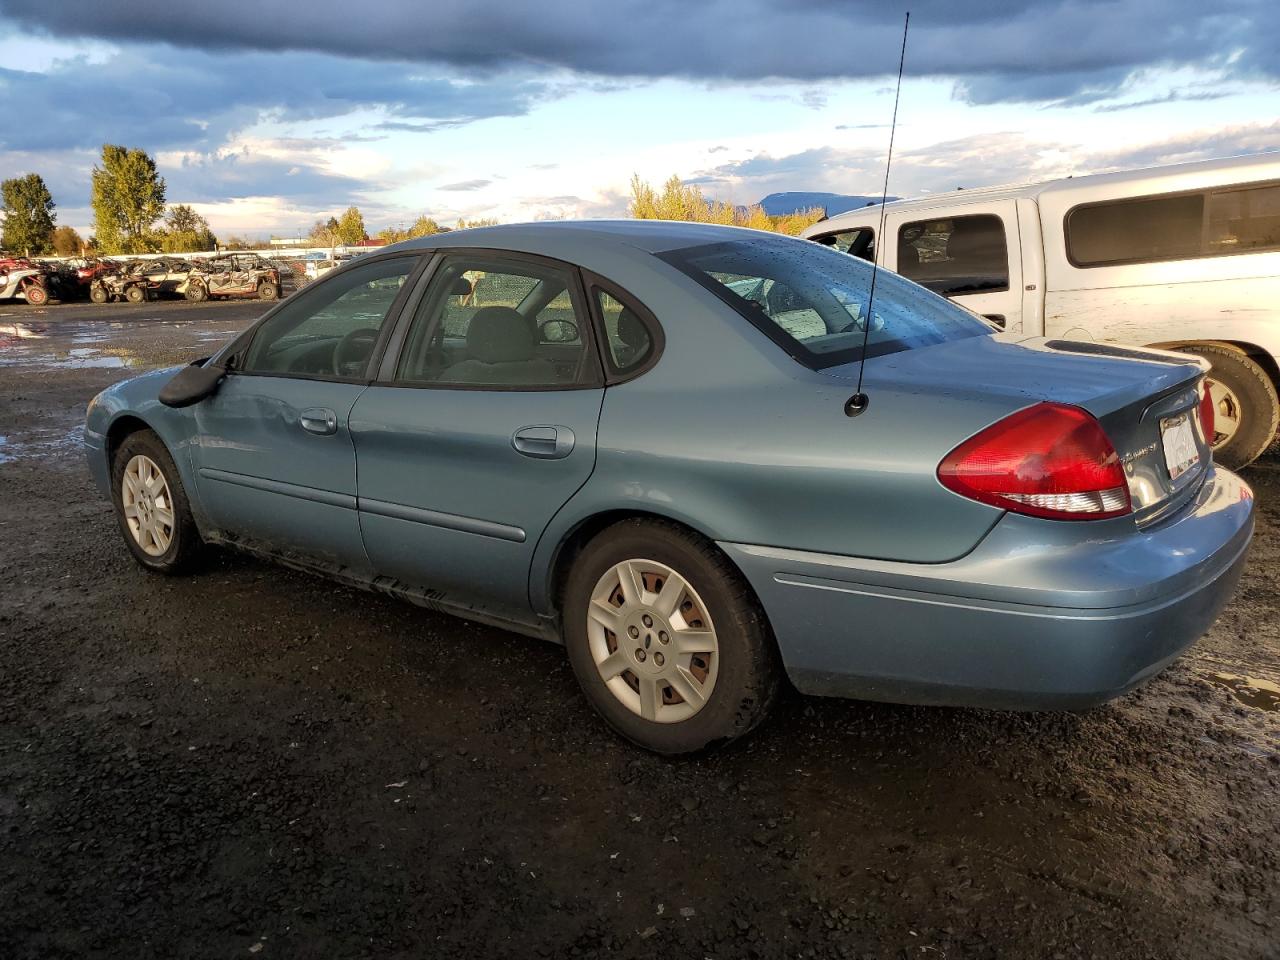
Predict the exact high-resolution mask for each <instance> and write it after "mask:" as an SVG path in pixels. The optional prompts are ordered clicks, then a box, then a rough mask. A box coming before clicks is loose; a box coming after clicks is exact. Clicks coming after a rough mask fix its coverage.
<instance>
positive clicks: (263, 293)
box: [258, 282, 280, 300]
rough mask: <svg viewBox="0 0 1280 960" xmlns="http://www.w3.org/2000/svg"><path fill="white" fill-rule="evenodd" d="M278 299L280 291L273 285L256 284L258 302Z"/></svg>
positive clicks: (268, 283)
mask: <svg viewBox="0 0 1280 960" xmlns="http://www.w3.org/2000/svg"><path fill="white" fill-rule="evenodd" d="M279 297H280V290H279V289H278V288H277V287H276V285H275V284H274V283H270V282H267V283H260V284H258V299H259V300H277V299H279Z"/></svg>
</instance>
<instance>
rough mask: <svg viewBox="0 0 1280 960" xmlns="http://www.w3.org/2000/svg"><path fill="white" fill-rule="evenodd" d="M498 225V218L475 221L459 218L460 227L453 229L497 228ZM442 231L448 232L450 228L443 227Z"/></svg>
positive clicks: (477, 218)
mask: <svg viewBox="0 0 1280 960" xmlns="http://www.w3.org/2000/svg"><path fill="white" fill-rule="evenodd" d="M497 225H498V218H497V217H476V219H474V220H464V219H463V218H462V217H459V218H458V225H457V226H456V227H454V228H453V229H455V230H471V229H473V228H474V227H496V226H497ZM442 229H444V230H448V229H449V228H448V227H443V228H442Z"/></svg>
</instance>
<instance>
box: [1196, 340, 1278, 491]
mask: <svg viewBox="0 0 1280 960" xmlns="http://www.w3.org/2000/svg"><path fill="white" fill-rule="evenodd" d="M1183 352H1185V353H1192V354H1195V355H1196V356H1198V357H1203V358H1204V359H1206V360H1208V361H1209V362H1210V363H1211V364H1212V365H1213V369H1212V370H1210V371H1209V373H1208V375H1207V376H1206V378H1205V379H1206V385H1207V386H1208V388H1209V394H1210V396H1211V397H1212V398H1213V418H1214V434H1215V436H1214V438H1213V458H1214V459H1215V460H1216V461H1218V462H1219V463H1221V464H1222V465H1223V466H1225V467H1229V468H1230V469H1232V470H1238V469H1240V468H1241V467H1247V466H1248V465H1249V464H1251V463H1253V461H1254V460H1256V459H1258V457H1259V456H1261V455H1262V452H1263V451H1264V450H1266V449H1267V447H1268V446H1270V445H1271V441H1272V440H1274V439H1275V436H1276V427H1277V425H1280V399H1277V396H1276V388H1275V385H1274V384H1272V382H1271V378H1270V377H1268V376H1267V373H1266V371H1265V370H1263V369H1262V367H1260V366H1258V364H1256V363H1254V362H1253V361H1252V360H1251V359H1249V357H1248V356H1247V355H1245V354H1244V353H1243V352H1241V351H1239V350H1233V349H1232V348H1231V347H1222V346H1218V345H1216V344H1208V343H1204V344H1201V343H1197V344H1192V345H1191V346H1187V347H1184V348H1183Z"/></svg>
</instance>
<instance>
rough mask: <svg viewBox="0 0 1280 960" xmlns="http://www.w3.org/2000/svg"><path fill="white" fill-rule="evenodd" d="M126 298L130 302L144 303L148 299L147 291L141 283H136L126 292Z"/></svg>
mask: <svg viewBox="0 0 1280 960" xmlns="http://www.w3.org/2000/svg"><path fill="white" fill-rule="evenodd" d="M124 298H125V299H126V300H128V301H129V302H130V303H142V302H143V301H144V300H146V299H147V291H146V290H145V289H143V288H142V287H141V286H140V285H138V284H134V285H133V286H132V287H129V288H128V289H127V290H125V292H124Z"/></svg>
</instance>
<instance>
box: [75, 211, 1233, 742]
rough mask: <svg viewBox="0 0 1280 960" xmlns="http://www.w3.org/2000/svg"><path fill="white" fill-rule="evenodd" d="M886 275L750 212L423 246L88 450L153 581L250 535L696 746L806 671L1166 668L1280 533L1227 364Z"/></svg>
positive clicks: (163, 382) (541, 229)
mask: <svg viewBox="0 0 1280 960" xmlns="http://www.w3.org/2000/svg"><path fill="white" fill-rule="evenodd" d="M870 281H871V267H870V266H869V265H868V264H866V263H864V262H862V261H860V260H858V259H856V258H854V257H849V256H846V255H844V254H841V253H838V252H836V251H834V250H830V249H827V248H825V247H821V246H818V245H816V244H812V243H809V242H807V241H801V240H794V239H790V238H786V237H778V236H775V235H772V234H763V233H757V232H754V231H747V230H739V229H735V228H728V227H713V226H702V225H693V224H677V223H661V222H646V221H624V222H616V223H614V222H589V223H543V224H534V225H526V226H510V227H492V228H486V229H480V230H469V231H464V232H459V233H448V234H443V235H440V236H436V237H431V238H427V239H423V240H417V241H410V242H409V243H406V244H401V245H398V246H395V247H391V248H389V249H387V250H386V251H384V252H381V253H379V254H376V255H372V256H368V257H364V258H361V259H359V260H357V261H354V262H352V263H350V264H348V265H346V266H344V267H343V268H341V269H339V270H337V271H335V272H334V273H332V274H330V275H329V276H327V277H325V278H324V279H322V280H320V281H318V282H316V283H314V284H312V285H311V286H308V287H307V288H305V289H304V290H303V291H301V292H300V293H299V294H297V295H295V296H294V297H292V298H291V299H289V300H287V301H285V302H283V303H281V304H280V305H279V306H277V307H276V308H275V309H273V310H271V311H270V312H269V313H267V315H266V316H264V317H263V318H262V319H261V320H260V321H259V322H258V323H256V324H254V325H253V326H252V327H251V328H250V329H249V330H247V331H245V332H244V333H243V334H242V335H241V336H239V337H237V338H236V339H235V340H234V341H233V342H232V343H230V344H229V345H227V346H226V347H224V348H223V349H222V350H220V351H219V352H218V353H217V354H216V355H214V356H213V357H212V358H210V359H207V360H204V361H199V362H197V363H196V364H194V365H192V366H190V367H186V368H182V369H181V370H179V371H177V372H175V371H174V370H164V371H157V372H154V373H150V374H147V375H145V376H141V377H138V378H136V379H133V380H128V381H125V382H123V383H119V384H116V385H115V386H113V387H111V388H110V389H108V390H105V391H104V392H103V393H101V394H100V395H99V396H98V397H96V398H95V399H94V400H93V402H92V403H91V404H90V407H89V411H88V423H87V426H86V428H85V444H86V446H87V448H88V459H89V465H90V467H91V469H92V472H93V474H94V477H95V478H96V480H97V482H98V485H99V487H100V488H101V489H102V491H103V493H104V494H106V495H107V496H109V497H110V498H111V501H112V503H113V504H114V505H115V508H116V511H117V514H118V517H119V523H120V529H121V531H122V533H123V535H124V541H125V543H126V544H127V545H128V548H129V549H130V550H131V551H132V553H133V555H134V556H135V557H136V558H137V560H138V561H139V562H140V563H141V564H142V565H143V566H144V567H146V568H147V569H149V570H153V571H158V572H162V573H169V572H176V571H178V570H185V569H189V568H190V567H191V566H192V562H193V561H195V560H196V559H197V557H198V555H199V554H200V553H201V552H202V551H203V550H204V549H206V545H208V544H225V545H230V546H235V547H239V548H243V549H245V550H249V551H252V552H254V553H258V554H262V555H266V556H269V557H273V558H277V559H279V560H281V561H283V562H285V563H288V564H290V565H292V566H298V567H303V568H306V569H309V570H314V571H316V572H320V573H324V574H327V575H329V576H332V577H335V578H337V579H338V580H341V581H342V582H344V583H348V584H353V585H357V586H362V587H367V588H372V589H375V590H380V591H384V592H387V593H391V594H394V595H397V596H402V597H405V598H407V599H409V600H412V601H414V602H416V603H419V604H422V605H424V606H427V607H430V608H432V609H435V610H442V611H448V612H450V613H456V614H459V615H461V616H464V617H469V618H472V619H475V620H480V621H483V622H486V623H491V624H496V625H500V626H502V627H506V628H508V629H511V630H516V631H519V632H521V633H526V634H529V635H531V636H536V637H544V638H547V639H551V640H555V641H558V642H562V643H563V644H564V645H565V647H566V648H567V651H568V655H569V659H570V661H571V663H572V665H573V668H574V670H575V672H576V674H577V676H578V679H579V681H580V682H581V684H582V687H583V690H584V691H585V692H586V695H587V697H588V698H589V699H590V701H591V702H592V704H593V705H594V706H595V707H596V709H597V710H598V711H599V712H600V713H601V714H602V715H603V716H604V718H605V719H606V720H607V721H608V722H609V723H610V724H612V726H613V727H614V728H615V729H617V730H618V731H619V732H620V733H622V734H623V735H624V736H626V737H628V738H630V739H631V740H633V741H635V742H636V743H639V744H642V745H644V746H646V747H648V748H651V749H653V750H657V751H660V752H663V753H681V752H686V751H692V750H697V749H700V748H702V747H705V746H707V745H709V744H713V743H716V742H721V741H725V740H729V739H732V738H734V737H737V736H740V735H742V734H743V733H745V732H747V731H748V730H750V729H752V728H753V727H754V726H755V725H756V724H758V723H759V722H760V721H761V719H762V718H763V717H764V715H765V713H766V711H767V709H768V707H769V705H770V703H771V702H772V701H773V699H774V697H775V694H776V692H777V691H778V689H779V686H780V684H781V682H782V679H783V677H787V678H789V679H790V681H791V682H792V683H793V684H794V685H795V686H796V687H797V688H799V689H800V690H801V691H803V692H805V693H811V694H823V695H835V696H849V697H861V698H868V699H875V700H890V701H902V702H910V703H936V704H954V705H977V706H985V707H1008V708H1021V709H1039V708H1059V707H1069V708H1075V707H1083V706H1089V705H1092V704H1096V703H1100V702H1102V701H1105V700H1107V699H1109V698H1111V697H1114V696H1117V695H1118V694H1120V693H1122V692H1124V691H1126V690H1128V689H1130V688H1131V687H1133V686H1135V685H1136V684H1138V683H1140V682H1142V681H1143V680H1145V679H1147V678H1148V677H1150V676H1152V675H1153V674H1154V673H1156V672H1157V671H1159V670H1160V669H1161V668H1162V667H1163V666H1164V665H1166V664H1167V663H1169V662H1170V660H1172V659H1173V658H1174V657H1176V656H1177V655H1178V654H1179V653H1180V652H1181V651H1182V650H1183V649H1184V648H1186V647H1187V646H1188V645H1189V644H1190V643H1192V642H1193V641H1194V640H1195V639H1196V638H1198V637H1199V636H1200V635H1201V634H1202V633H1203V632H1204V631H1205V630H1206V629H1207V628H1208V626H1209V625H1210V624H1211V623H1212V622H1213V620H1214V618H1215V617H1216V616H1217V614H1218V612H1219V611H1220V610H1221V609H1222V607H1223V605H1224V604H1225V603H1226V602H1227V601H1228V599H1229V598H1230V597H1231V594H1232V592H1233V590H1234V589H1235V585H1236V582H1237V580H1238V578H1239V576H1240V572H1241V569H1242V567H1243V565H1244V562H1245V556H1246V553H1247V550H1248V546H1249V541H1250V537H1251V535H1252V530H1253V501H1252V494H1251V493H1250V491H1249V488H1248V487H1247V486H1246V485H1245V484H1244V483H1243V482H1242V481H1241V480H1240V479H1239V478H1238V477H1236V476H1235V475H1233V474H1231V473H1230V472H1228V471H1226V470H1224V469H1221V468H1219V467H1215V466H1214V464H1213V462H1212V457H1211V453H1210V450H1209V447H1208V445H1207V444H1206V443H1205V436H1206V430H1207V433H1208V435H1209V436H1212V433H1213V431H1212V427H1211V425H1210V423H1209V421H1210V418H1211V417H1212V403H1211V402H1206V401H1205V400H1204V398H1203V396H1202V381H1203V372H1204V371H1203V368H1202V367H1201V366H1199V365H1198V362H1197V361H1196V360H1195V359H1194V358H1189V357H1187V356H1184V355H1180V354H1168V353H1159V352H1153V351H1144V350H1131V349H1121V348H1114V347H1105V346H1100V345H1095V344H1079V343H1069V342H1062V341H1057V342H1055V341H1050V342H1046V341H1044V340H1039V339H1037V340H1025V339H1019V338H1018V337H1017V336H1014V335H1010V334H998V333H996V332H995V331H994V330H993V329H992V327H991V326H990V325H988V324H987V322H986V321H984V320H982V319H981V318H979V317H976V316H974V315H972V314H970V313H969V312H967V311H965V310H964V309H962V308H960V307H957V306H955V305H953V304H951V303H949V302H948V301H946V300H944V299H942V298H941V297H938V296H935V295H934V294H932V293H929V292H928V291H927V290H924V289H923V288H921V287H919V286H916V285H914V284H912V283H909V282H907V281H904V280H902V279H901V278H899V277H896V276H894V275H892V274H885V273H883V272H882V273H880V274H879V275H878V277H877V279H876V289H875V300H874V305H873V306H872V308H871V309H870V310H868V309H867V300H868V296H869V292H870V286H871V283H870ZM864 360H865V368H864V367H863V361H864ZM860 373H861V374H862V375H863V377H864V379H863V381H862V390H861V391H860V392H859V391H858V390H857V386H858V380H859V374H860ZM855 394H858V395H859V398H858V399H854V397H855ZM862 396H865V398H866V399H865V402H864V401H863V399H862Z"/></svg>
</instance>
